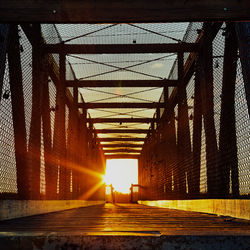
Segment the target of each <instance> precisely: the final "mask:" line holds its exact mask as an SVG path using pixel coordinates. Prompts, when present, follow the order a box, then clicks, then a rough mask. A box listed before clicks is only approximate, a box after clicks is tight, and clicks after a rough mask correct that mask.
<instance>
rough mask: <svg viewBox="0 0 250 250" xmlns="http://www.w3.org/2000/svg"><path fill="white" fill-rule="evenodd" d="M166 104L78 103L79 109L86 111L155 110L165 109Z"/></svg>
mask: <svg viewBox="0 0 250 250" xmlns="http://www.w3.org/2000/svg"><path fill="white" fill-rule="evenodd" d="M164 106H165V105H164V103H158V102H145V103H141V102H134V103H131V102H105V103H103V102H96V103H95V102H88V103H78V108H86V109H121V108H125V109H143V108H145V109H154V108H157V107H162V108H164Z"/></svg>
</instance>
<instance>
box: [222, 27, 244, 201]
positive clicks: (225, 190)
mask: <svg viewBox="0 0 250 250" xmlns="http://www.w3.org/2000/svg"><path fill="white" fill-rule="evenodd" d="M226 32H227V36H226V38H225V51H224V67H223V81H222V98H221V117H220V138H219V153H220V162H219V169H220V171H221V173H220V174H221V188H220V190H221V194H222V195H223V196H228V195H229V183H230V171H231V177H232V192H233V195H234V196H236V197H237V196H238V195H239V173H238V158H237V141H236V128H235V122H236V121H235V108H234V97H235V81H236V67H237V50H238V46H237V38H236V33H235V27H234V24H233V23H227V26H226Z"/></svg>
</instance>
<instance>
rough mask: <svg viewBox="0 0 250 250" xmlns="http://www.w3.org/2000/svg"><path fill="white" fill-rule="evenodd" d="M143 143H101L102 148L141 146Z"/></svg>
mask: <svg viewBox="0 0 250 250" xmlns="http://www.w3.org/2000/svg"><path fill="white" fill-rule="evenodd" d="M142 146H143V144H122V143H121V144H102V147H103V148H141V147H142Z"/></svg>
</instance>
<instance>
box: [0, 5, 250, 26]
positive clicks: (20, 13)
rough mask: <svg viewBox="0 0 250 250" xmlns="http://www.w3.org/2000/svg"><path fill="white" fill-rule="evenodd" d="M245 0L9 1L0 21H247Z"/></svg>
mask: <svg viewBox="0 0 250 250" xmlns="http://www.w3.org/2000/svg"><path fill="white" fill-rule="evenodd" d="M249 9H250V2H249V0H241V1H235V0H220V1H218V0H206V1H200V0H189V1H186V0H178V1H166V0H155V1H145V0H135V1H131V0H96V1H93V0H84V1H79V0H63V1H62V0H53V1H51V0H43V1H35V0H22V1H20V0H11V1H0V13H1V15H0V22H1V23H10V22H18V23H21V22H27V23H34V22H39V23H136V22H141V23H145V22H173V21H175V22H177V21H178V22H180V21H181V22H183V21H186V22H188V21H189V22H194V21H201V20H206V21H207V20H212V21H218V20H249Z"/></svg>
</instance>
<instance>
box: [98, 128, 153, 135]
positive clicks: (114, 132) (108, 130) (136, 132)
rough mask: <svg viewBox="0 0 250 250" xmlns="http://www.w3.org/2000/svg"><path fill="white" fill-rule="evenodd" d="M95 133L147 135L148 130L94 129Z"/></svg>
mask: <svg viewBox="0 0 250 250" xmlns="http://www.w3.org/2000/svg"><path fill="white" fill-rule="evenodd" d="M95 131H96V133H98V134H109V133H111V134H117V133H118V134H124V133H125V134H127V133H134V134H147V133H148V129H96V130H95Z"/></svg>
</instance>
